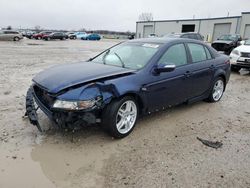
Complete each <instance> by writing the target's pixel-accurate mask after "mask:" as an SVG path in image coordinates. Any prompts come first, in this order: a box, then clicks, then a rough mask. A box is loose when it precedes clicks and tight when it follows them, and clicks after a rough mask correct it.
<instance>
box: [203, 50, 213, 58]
mask: <svg viewBox="0 0 250 188" xmlns="http://www.w3.org/2000/svg"><path fill="white" fill-rule="evenodd" d="M205 50H206V53H207V59H212V55H211V53H210V51H209V50H208V49H207V47H205Z"/></svg>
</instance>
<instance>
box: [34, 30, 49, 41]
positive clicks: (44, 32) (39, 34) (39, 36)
mask: <svg viewBox="0 0 250 188" xmlns="http://www.w3.org/2000/svg"><path fill="white" fill-rule="evenodd" d="M51 33H52V31H42V32H40V33H37V34H34V35H33V36H32V38H34V39H37V40H41V39H42V38H43V36H44V35H49V34H51Z"/></svg>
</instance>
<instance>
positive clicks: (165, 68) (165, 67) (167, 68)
mask: <svg viewBox="0 0 250 188" xmlns="http://www.w3.org/2000/svg"><path fill="white" fill-rule="evenodd" d="M175 68H176V65H175V64H160V65H158V66H157V67H156V68H155V72H156V73H158V74H159V73H162V72H172V71H174V70H175Z"/></svg>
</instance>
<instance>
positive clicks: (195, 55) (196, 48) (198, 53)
mask: <svg viewBox="0 0 250 188" xmlns="http://www.w3.org/2000/svg"><path fill="white" fill-rule="evenodd" d="M188 48H189V51H190V53H191V57H192V60H193V63H196V62H200V61H205V60H207V55H206V52H205V49H204V47H203V45H200V44H195V43H188Z"/></svg>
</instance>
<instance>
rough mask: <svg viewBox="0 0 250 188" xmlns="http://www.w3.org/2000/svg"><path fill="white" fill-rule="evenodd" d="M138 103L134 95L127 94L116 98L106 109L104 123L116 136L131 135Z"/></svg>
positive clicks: (136, 115)
mask: <svg viewBox="0 0 250 188" xmlns="http://www.w3.org/2000/svg"><path fill="white" fill-rule="evenodd" d="M137 117H138V105H137V103H136V101H135V99H134V98H133V97H130V96H126V97H124V98H122V99H121V100H115V101H113V102H111V104H109V105H108V106H107V107H106V109H104V113H103V117H102V124H103V126H104V128H105V129H106V130H107V131H108V133H109V134H110V135H111V136H113V137H115V138H124V137H126V136H127V135H129V134H130V133H131V132H132V130H133V129H134V126H135V124H136V120H137Z"/></svg>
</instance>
